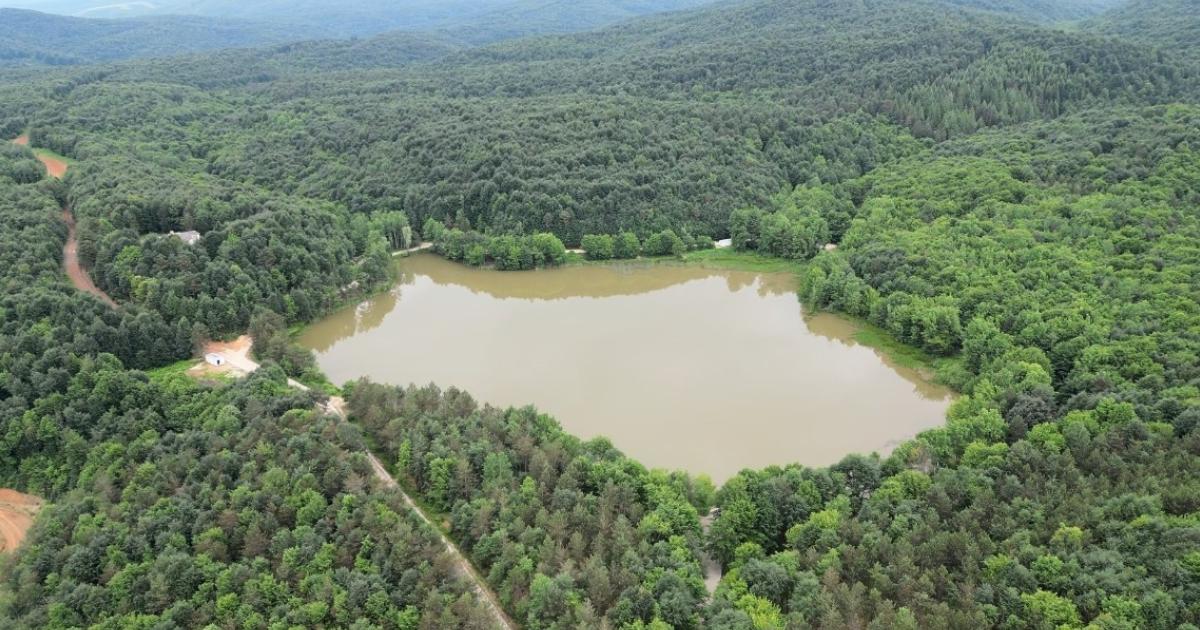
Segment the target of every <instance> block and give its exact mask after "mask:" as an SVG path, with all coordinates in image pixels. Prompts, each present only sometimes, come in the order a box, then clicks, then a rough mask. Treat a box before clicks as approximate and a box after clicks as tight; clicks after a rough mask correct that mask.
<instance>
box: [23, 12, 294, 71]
mask: <svg viewBox="0 0 1200 630" xmlns="http://www.w3.org/2000/svg"><path fill="white" fill-rule="evenodd" d="M311 36H312V34H311V33H305V32H297V31H295V30H292V29H285V28H280V27H277V26H272V25H269V24H265V23H257V22H245V21H240V20H227V19H216V18H206V17H198V16H190V15H187V16H183V15H172V16H162V17H144V18H133V19H124V20H90V19H85V18H75V17H65V16H61V15H50V14H47V13H39V12H37V11H28V10H24V9H0V63H4V64H9V65H11V64H19V65H20V64H39V65H41V64H44V65H70V64H79V63H94V62H105V61H118V60H122V59H132V58H138V57H155V56H164V55H174V54H181V53H189V52H203V51H210V50H217V49H222V48H236V47H246V46H262V45H266V44H278V43H282V42H287V41H292V40H297V39H304V38H305V37H311Z"/></svg>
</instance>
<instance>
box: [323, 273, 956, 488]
mask: <svg viewBox="0 0 1200 630" xmlns="http://www.w3.org/2000/svg"><path fill="white" fill-rule="evenodd" d="M397 265H398V268H399V274H400V275H399V281H398V283H397V284H396V286H395V287H394V288H393V289H392V290H391V291H390V292H388V293H386V294H384V295H380V296H378V297H376V298H374V299H371V300H369V301H366V302H363V303H362V304H360V305H358V306H356V307H351V308H347V309H345V310H342V311H340V312H337V313H335V314H333V315H332V316H330V317H328V318H326V319H325V320H322V321H320V322H318V323H316V324H314V325H312V326H310V327H308V328H307V329H305V330H304V331H303V332H302V333H301V335H300V337H299V341H300V343H301V344H302V345H304V346H306V347H308V348H312V349H313V350H314V351H315V352H316V353H317V358H318V361H319V363H320V366H321V368H322V369H323V370H324V371H325V372H326V374H328V375H329V377H330V378H331V379H332V380H333V381H334V382H338V383H341V382H344V381H347V380H351V379H355V378H358V377H362V376H366V377H370V378H371V379H372V380H374V381H377V382H386V383H393V384H401V385H404V384H408V383H418V384H424V383H430V382H433V383H437V384H438V385H439V386H441V387H449V386H452V385H453V386H457V387H460V388H462V389H465V390H466V391H469V392H471V394H472V395H473V396H475V397H476V398H477V399H478V400H480V401H483V402H488V403H492V404H497V405H526V404H533V405H535V406H537V407H538V408H539V409H540V410H542V411H545V412H546V413H549V414H552V415H553V416H554V417H555V418H557V419H558V421H559V422H560V423H561V424H562V425H563V427H564V428H565V429H566V430H567V431H569V432H571V433H573V434H574V435H577V436H579V437H581V438H584V439H587V438H592V437H596V436H605V437H607V438H609V439H611V440H612V442H613V443H614V444H615V445H616V446H617V447H618V448H620V449H621V450H622V451H624V452H625V453H627V454H628V455H630V456H632V457H634V458H636V459H638V460H640V461H641V462H643V463H645V464H646V465H648V466H651V467H660V468H670V469H682V470H687V471H689V472H692V473H706V474H708V475H709V476H711V477H712V478H713V480H714V481H716V482H718V483H720V482H722V481H724V480H725V479H728V478H729V477H730V476H732V475H733V474H735V473H736V472H737V471H738V470H741V469H743V468H761V467H764V466H768V465H771V464H787V463H791V462H799V463H802V464H806V465H810V466H819V465H827V464H831V463H834V462H836V461H838V460H840V459H841V458H842V457H843V456H845V455H847V454H849V453H856V452H871V451H880V452H885V451H887V450H888V449H890V448H891V447H892V446H894V445H895V444H896V443H898V442H900V441H902V440H903V439H905V438H907V437H910V436H912V435H915V434H916V433H917V432H919V431H921V430H923V429H926V428H929V427H934V426H938V425H940V424H941V423H942V422H943V419H944V415H945V411H946V407H947V406H948V405H949V403H950V398H951V393H950V392H949V391H948V390H946V389H945V388H942V387H940V386H937V385H934V384H931V383H929V382H928V381H927V380H925V379H924V378H923V377H922V375H920V374H918V373H917V372H916V371H913V370H910V369H905V368H901V367H898V366H895V365H893V364H891V363H890V362H889V361H888V360H887V359H886V357H884V356H881V355H880V353H879V352H877V351H875V350H873V349H871V348H868V347H866V346H863V345H860V344H858V343H856V342H855V341H854V334H855V332H856V331H857V325H856V324H854V323H853V322H851V321H848V320H846V319H843V318H840V317H837V316H835V315H831V314H827V313H819V314H806V313H805V312H804V310H803V308H802V307H801V305H800V304H799V302H798V301H797V299H796V295H795V279H794V278H793V277H792V276H791V275H789V274H755V273H746V272H734V271H719V270H711V269H702V268H697V267H684V266H671V265H639V264H626V265H612V266H581V267H568V268H562V269H554V270H544V271H533V272H498V271H490V270H481V269H474V268H471V267H466V266H464V265H459V264H457V263H452V262H449V261H446V260H444V259H442V258H440V257H438V256H436V255H433V254H416V255H414V256H411V257H409V258H405V259H402V260H400V261H398V262H397Z"/></svg>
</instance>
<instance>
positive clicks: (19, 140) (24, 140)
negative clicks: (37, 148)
mask: <svg viewBox="0 0 1200 630" xmlns="http://www.w3.org/2000/svg"><path fill="white" fill-rule="evenodd" d="M12 142H13V144H19V145H21V146H23V147H27V146H29V134H27V133H23V134H21V135H19V136H17V137H16V138H13V141H12Z"/></svg>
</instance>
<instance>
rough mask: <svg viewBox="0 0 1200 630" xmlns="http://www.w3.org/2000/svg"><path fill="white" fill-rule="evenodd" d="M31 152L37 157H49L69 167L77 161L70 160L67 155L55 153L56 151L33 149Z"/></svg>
mask: <svg viewBox="0 0 1200 630" xmlns="http://www.w3.org/2000/svg"><path fill="white" fill-rule="evenodd" d="M31 150H32V151H33V154H34V155H35V156H37V157H48V158H50V159H53V160H58V161H60V162H65V163H66V164H67V165H68V166H70V165H71V164H74V163H75V160H72V159H71V158H69V157H67V156H65V155H62V154H59V153H55V152H54V151H51V150H50V149H41V148H33V149H31Z"/></svg>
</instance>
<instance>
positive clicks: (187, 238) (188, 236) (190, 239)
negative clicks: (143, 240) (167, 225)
mask: <svg viewBox="0 0 1200 630" xmlns="http://www.w3.org/2000/svg"><path fill="white" fill-rule="evenodd" d="M167 236H174V237H175V238H177V239H179V240H181V241H183V242H184V244H186V245H195V244H196V242H197V241H199V240H200V233H199V232H197V231H196V230H188V231H186V232H174V231H172V232H168V233H167Z"/></svg>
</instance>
